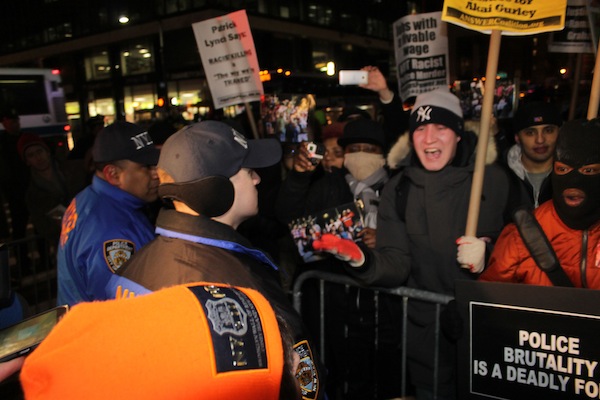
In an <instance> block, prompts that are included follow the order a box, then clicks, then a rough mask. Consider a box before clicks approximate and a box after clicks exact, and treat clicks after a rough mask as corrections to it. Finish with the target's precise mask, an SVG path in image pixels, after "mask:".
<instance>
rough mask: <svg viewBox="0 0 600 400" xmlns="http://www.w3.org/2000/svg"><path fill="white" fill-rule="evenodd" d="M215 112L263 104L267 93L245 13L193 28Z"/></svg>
mask: <svg viewBox="0 0 600 400" xmlns="http://www.w3.org/2000/svg"><path fill="white" fill-rule="evenodd" d="M192 28H193V30H194V36H195V37H196V44H197V45H198V50H199V51H200V57H201V59H202V66H203V67H204V72H205V73H206V80H207V81H208V86H209V88H210V92H211V94H212V97H213V102H214V105H215V108H223V107H226V106H230V105H234V104H240V103H244V102H249V101H257V100H260V96H261V95H262V94H263V93H264V91H263V86H262V82H261V81H260V76H259V72H260V71H259V67H258V59H257V57H256V50H255V48H254V41H253V39H252V32H251V31H250V24H249V23H248V17H247V15H246V11H245V10H241V11H236V12H234V13H231V14H227V15H223V16H220V17H217V18H213V19H209V20H205V21H201V22H196V23H195V24H192Z"/></svg>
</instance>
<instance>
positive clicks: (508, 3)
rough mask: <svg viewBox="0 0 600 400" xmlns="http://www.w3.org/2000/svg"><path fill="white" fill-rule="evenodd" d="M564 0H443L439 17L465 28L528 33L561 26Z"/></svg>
mask: <svg viewBox="0 0 600 400" xmlns="http://www.w3.org/2000/svg"><path fill="white" fill-rule="evenodd" d="M566 7H567V0H470V1H465V0H445V1H444V8H443V11H442V19H443V20H444V21H447V22H452V23H454V24H456V25H460V26H462V27H464V28H467V29H473V30H477V31H482V32H485V33H490V32H491V31H492V30H501V31H502V34H504V35H530V34H533V33H540V32H551V31H558V30H561V29H563V27H564V25H565V10H566Z"/></svg>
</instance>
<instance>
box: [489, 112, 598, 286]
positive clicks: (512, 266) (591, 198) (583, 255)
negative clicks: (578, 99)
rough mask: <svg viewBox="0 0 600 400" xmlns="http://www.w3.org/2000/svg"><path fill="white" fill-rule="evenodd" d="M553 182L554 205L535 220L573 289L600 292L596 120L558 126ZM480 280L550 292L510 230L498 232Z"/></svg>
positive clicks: (512, 227)
mask: <svg viewBox="0 0 600 400" xmlns="http://www.w3.org/2000/svg"><path fill="white" fill-rule="evenodd" d="M551 179H552V190H553V194H552V200H549V201H547V202H545V203H544V204H542V205H541V206H540V207H539V208H537V209H536V210H535V214H534V215H535V218H536V219H537V221H538V222H539V224H540V225H541V227H542V229H543V231H544V234H545V235H546V237H547V238H548V241H549V243H550V245H551V246H552V249H553V250H554V252H555V253H556V256H557V258H558V261H559V263H560V265H561V267H562V269H563V270H564V271H565V273H566V275H567V277H568V278H569V280H570V281H571V283H572V284H573V286H575V287H582V288H590V289H600V119H598V118H596V119H593V120H591V121H570V122H567V123H565V124H564V125H563V126H562V128H561V129H560V133H559V137H558V142H557V146H556V154H555V159H554V169H553V171H552V178H551ZM480 280H484V281H503V282H513V283H527V284H535V285H545V286H552V282H551V281H550V278H549V277H548V276H547V275H546V273H545V272H543V271H542V270H541V269H540V268H539V267H538V266H537V264H536V263H535V261H534V260H533V259H532V257H530V255H529V251H528V250H527V248H526V247H525V245H524V243H523V240H522V239H521V237H520V235H519V232H518V231H517V228H516V226H515V225H514V224H511V225H508V226H507V227H506V228H505V229H504V231H503V232H502V235H501V236H500V238H499V239H498V241H497V243H496V247H495V248H494V251H493V253H492V255H491V257H490V261H489V264H488V268H487V269H486V270H485V271H484V273H483V274H482V275H481V276H480Z"/></svg>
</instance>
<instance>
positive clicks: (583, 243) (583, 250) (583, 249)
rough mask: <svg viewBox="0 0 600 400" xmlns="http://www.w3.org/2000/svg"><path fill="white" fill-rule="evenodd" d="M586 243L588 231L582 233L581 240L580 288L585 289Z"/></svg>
mask: <svg viewBox="0 0 600 400" xmlns="http://www.w3.org/2000/svg"><path fill="white" fill-rule="evenodd" d="M587 243H588V230H587V229H586V230H584V231H583V236H582V238H581V266H580V268H581V287H583V288H587V287H588V285H587V276H586V271H587Z"/></svg>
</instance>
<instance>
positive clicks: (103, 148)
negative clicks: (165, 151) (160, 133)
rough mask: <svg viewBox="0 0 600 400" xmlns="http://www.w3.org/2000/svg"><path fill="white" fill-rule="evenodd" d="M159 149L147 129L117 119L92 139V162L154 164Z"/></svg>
mask: <svg viewBox="0 0 600 400" xmlns="http://www.w3.org/2000/svg"><path fill="white" fill-rule="evenodd" d="M159 155H160V150H158V149H157V148H156V146H155V145H154V142H153V140H152V137H150V135H149V134H148V130H147V129H144V128H142V127H140V126H138V125H136V124H132V123H130V122H125V121H117V122H115V123H113V124H110V125H108V126H106V127H104V128H102V130H101V131H100V132H98V136H97V137H96V140H95V141H94V147H93V149H92V157H93V158H94V162H99V163H103V162H111V161H118V160H130V161H134V162H137V163H140V164H144V165H156V164H157V163H158V156H159Z"/></svg>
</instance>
